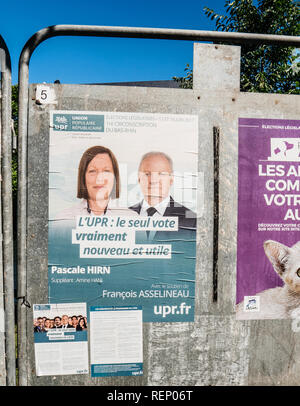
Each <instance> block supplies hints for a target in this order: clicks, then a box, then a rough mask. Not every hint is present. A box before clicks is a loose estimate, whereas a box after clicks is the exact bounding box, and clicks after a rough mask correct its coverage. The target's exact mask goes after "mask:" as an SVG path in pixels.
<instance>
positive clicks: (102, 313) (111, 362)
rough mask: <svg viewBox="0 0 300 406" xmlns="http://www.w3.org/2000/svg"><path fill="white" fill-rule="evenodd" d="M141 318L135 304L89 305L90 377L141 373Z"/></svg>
mask: <svg viewBox="0 0 300 406" xmlns="http://www.w3.org/2000/svg"><path fill="white" fill-rule="evenodd" d="M142 322H143V317H142V308H141V307H138V306H129V307H126V306H120V307H116V306H115V307H105V306H91V307H90V354H91V376H92V378H93V377H102V376H140V375H143V324H142Z"/></svg>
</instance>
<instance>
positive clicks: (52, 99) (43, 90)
mask: <svg viewBox="0 0 300 406" xmlns="http://www.w3.org/2000/svg"><path fill="white" fill-rule="evenodd" d="M35 99H36V102H37V103H38V104H56V103H57V100H56V95H55V91H54V89H53V88H52V87H50V86H46V85H37V87H36V93H35Z"/></svg>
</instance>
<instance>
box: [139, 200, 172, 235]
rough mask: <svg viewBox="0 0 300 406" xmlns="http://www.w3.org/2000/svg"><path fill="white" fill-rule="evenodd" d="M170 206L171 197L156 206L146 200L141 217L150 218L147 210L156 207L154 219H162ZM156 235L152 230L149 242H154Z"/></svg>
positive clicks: (143, 203)
mask: <svg viewBox="0 0 300 406" xmlns="http://www.w3.org/2000/svg"><path fill="white" fill-rule="evenodd" d="M169 204H170V195H169V196H167V197H166V198H165V199H164V200H162V201H161V202H159V203H158V204H156V205H155V206H150V204H149V203H148V202H147V201H146V200H145V199H144V200H143V202H142V206H141V211H140V216H148V213H147V209H149V207H154V208H155V209H156V212H155V213H154V214H153V216H152V217H162V216H163V215H164V213H165V211H166V209H167V207H168V205H169ZM155 234H156V231H153V230H151V231H150V233H149V237H148V239H149V240H152V239H153V238H154V236H155Z"/></svg>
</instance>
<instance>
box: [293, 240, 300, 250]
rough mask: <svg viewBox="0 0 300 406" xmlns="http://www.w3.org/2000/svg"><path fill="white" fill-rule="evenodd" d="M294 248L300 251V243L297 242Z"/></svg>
mask: <svg viewBox="0 0 300 406" xmlns="http://www.w3.org/2000/svg"><path fill="white" fill-rule="evenodd" d="M292 248H293V249H296V250H300V241H298V242H296V244H294V245H293V246H292Z"/></svg>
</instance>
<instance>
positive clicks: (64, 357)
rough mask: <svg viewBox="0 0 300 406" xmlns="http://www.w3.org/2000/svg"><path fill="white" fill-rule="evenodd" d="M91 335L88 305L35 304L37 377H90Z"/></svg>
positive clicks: (34, 331) (34, 327) (34, 325)
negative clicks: (89, 351)
mask: <svg viewBox="0 0 300 406" xmlns="http://www.w3.org/2000/svg"><path fill="white" fill-rule="evenodd" d="M87 332H88V323H87V311H86V304H85V303H57V304H34V305H33V334H34V352H35V366H36V375H37V376H51V375H74V374H87V373H88V371H89V369H88V337H87Z"/></svg>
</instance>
